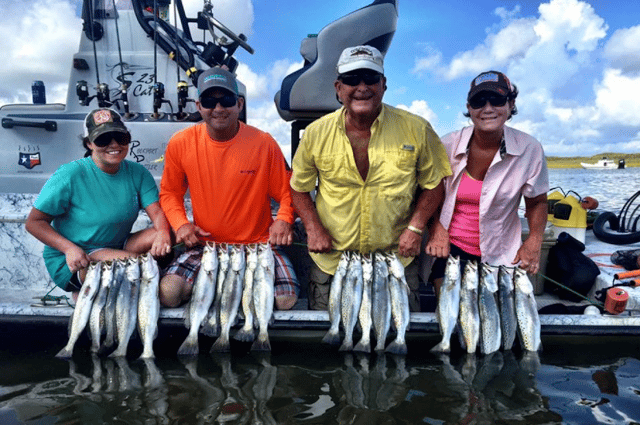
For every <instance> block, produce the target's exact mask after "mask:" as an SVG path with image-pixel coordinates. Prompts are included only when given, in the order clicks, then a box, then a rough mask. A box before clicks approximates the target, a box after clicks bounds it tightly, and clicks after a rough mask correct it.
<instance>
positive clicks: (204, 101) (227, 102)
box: [200, 94, 238, 109]
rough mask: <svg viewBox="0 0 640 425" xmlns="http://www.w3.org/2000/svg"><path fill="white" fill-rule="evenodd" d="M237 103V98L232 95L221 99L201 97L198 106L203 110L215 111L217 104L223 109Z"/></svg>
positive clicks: (226, 95)
mask: <svg viewBox="0 0 640 425" xmlns="http://www.w3.org/2000/svg"><path fill="white" fill-rule="evenodd" d="M237 102H238V98H237V97H236V96H235V95H233V94H225V95H224V96H222V97H203V98H201V99H200V105H202V107H203V108H205V109H215V108H216V106H217V105H218V103H219V104H220V105H222V107H223V108H230V107H232V106H235V104H236V103H237Z"/></svg>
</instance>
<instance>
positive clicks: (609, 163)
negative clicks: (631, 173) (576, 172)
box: [580, 157, 625, 170]
mask: <svg viewBox="0 0 640 425" xmlns="http://www.w3.org/2000/svg"><path fill="white" fill-rule="evenodd" d="M580 165H581V166H582V168H588V169H594V170H618V169H623V168H624V166H625V161H624V159H621V160H620V161H617V162H616V161H615V160H612V159H609V158H607V157H602V159H599V160H598V162H596V163H595V164H589V163H587V162H581V163H580Z"/></svg>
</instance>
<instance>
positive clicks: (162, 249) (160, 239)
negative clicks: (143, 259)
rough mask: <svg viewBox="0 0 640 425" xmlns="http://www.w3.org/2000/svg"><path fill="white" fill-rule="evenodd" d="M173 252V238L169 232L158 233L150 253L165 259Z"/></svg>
mask: <svg viewBox="0 0 640 425" xmlns="http://www.w3.org/2000/svg"><path fill="white" fill-rule="evenodd" d="M170 252H171V236H170V235H169V233H168V232H165V231H157V232H156V236H155V238H154V239H153V242H152V244H151V249H150V250H149V253H150V254H151V255H152V256H153V257H156V258H158V257H164V256H165V255H167V254H169V253H170Z"/></svg>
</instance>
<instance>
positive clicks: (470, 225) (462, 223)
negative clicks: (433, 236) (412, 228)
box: [449, 171, 482, 256]
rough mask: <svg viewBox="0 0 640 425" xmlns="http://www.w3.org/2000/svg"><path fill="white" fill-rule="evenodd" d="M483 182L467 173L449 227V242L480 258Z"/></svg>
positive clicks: (459, 189)
mask: <svg viewBox="0 0 640 425" xmlns="http://www.w3.org/2000/svg"><path fill="white" fill-rule="evenodd" d="M481 192H482V180H474V179H473V177H471V176H470V175H469V174H468V173H467V172H466V171H465V172H464V173H463V174H462V180H461V181H460V186H459V187H458V194H457V197H456V206H455V208H454V210H453V216H452V217H451V224H450V225H449V240H450V242H451V243H453V244H454V245H456V246H457V247H458V248H460V249H462V250H463V251H465V252H468V253H469V254H472V255H477V256H480V255H481V252H480V193H481Z"/></svg>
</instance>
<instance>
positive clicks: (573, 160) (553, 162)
mask: <svg viewBox="0 0 640 425" xmlns="http://www.w3.org/2000/svg"><path fill="white" fill-rule="evenodd" d="M604 157H606V158H607V159H610V160H612V161H615V162H616V163H617V162H618V161H619V160H621V159H624V162H625V168H632V167H640V154H637V153H630V154H627V153H612V152H604V153H599V154H596V155H592V156H548V157H547V167H548V168H582V165H580V163H581V162H585V163H587V164H595V163H596V162H598V161H599V160H600V159H602V158H604Z"/></svg>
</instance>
